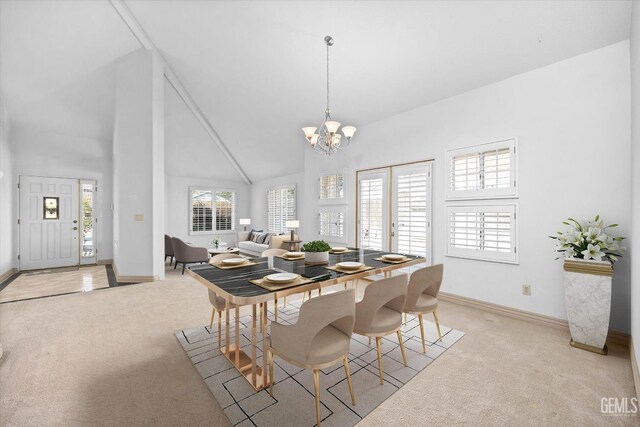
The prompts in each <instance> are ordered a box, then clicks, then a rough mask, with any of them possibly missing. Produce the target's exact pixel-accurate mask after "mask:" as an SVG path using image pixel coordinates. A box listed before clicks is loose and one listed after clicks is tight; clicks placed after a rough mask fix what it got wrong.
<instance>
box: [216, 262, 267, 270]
mask: <svg viewBox="0 0 640 427" xmlns="http://www.w3.org/2000/svg"><path fill="white" fill-rule="evenodd" d="M209 265H213V266H214V267H217V268H219V269H220V270H233V269H234V268H243V267H249V266H250V265H257V264H256V263H255V262H253V261H246V262H245V263H244V264H240V265H224V264H223V263H222V262H214V263H212V264H209Z"/></svg>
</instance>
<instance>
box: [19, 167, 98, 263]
mask: <svg viewBox="0 0 640 427" xmlns="http://www.w3.org/2000/svg"><path fill="white" fill-rule="evenodd" d="M19 183H20V184H19V185H20V190H19V194H20V208H19V210H20V216H19V224H20V225H19V231H20V253H19V267H20V270H35V269H40V268H55V267H67V266H73V265H79V264H95V262H96V258H97V257H96V254H97V250H96V246H95V242H96V240H95V238H96V236H95V232H94V230H95V227H94V223H95V218H94V206H95V181H86V180H82V181H81V180H78V179H68V178H49V177H38V176H25V175H21V176H20V179H19ZM81 200H82V202H81Z"/></svg>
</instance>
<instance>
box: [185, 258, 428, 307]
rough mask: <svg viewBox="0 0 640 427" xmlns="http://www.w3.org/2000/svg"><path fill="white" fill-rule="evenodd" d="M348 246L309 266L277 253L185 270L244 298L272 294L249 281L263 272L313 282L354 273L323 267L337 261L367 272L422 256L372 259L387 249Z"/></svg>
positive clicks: (261, 276)
mask: <svg viewBox="0 0 640 427" xmlns="http://www.w3.org/2000/svg"><path fill="white" fill-rule="evenodd" d="M349 249H352V250H353V251H352V252H349V253H346V254H329V264H327V265H314V266H310V265H305V262H304V259H301V260H295V261H289V260H286V259H282V258H279V257H263V258H253V259H252V261H253V262H255V263H256V264H255V265H250V266H247V267H241V268H235V269H230V270H222V269H219V268H217V267H214V266H212V265H208V264H205V265H194V266H191V267H189V270H190V272H191V275H193V276H195V277H196V278H197V279H198V278H200V279H204V280H205V281H208V282H210V283H211V284H213V285H215V287H216V288H219V289H220V290H222V291H224V292H225V293H227V294H229V295H230V296H231V297H232V299H233V297H240V298H246V297H256V296H262V295H269V294H273V293H274V291H269V290H267V289H264V288H261V287H260V286H257V285H254V284H253V283H250V282H249V280H254V279H262V278H263V277H264V276H266V275H268V274H272V273H281V272H289V273H297V274H300V275H301V276H302V277H306V278H309V279H312V280H313V282H315V283H318V282H324V281H331V280H333V279H337V278H345V277H346V276H350V275H352V274H354V273H341V272H337V271H333V270H329V269H327V268H326V267H330V266H334V265H336V264H337V263H339V262H345V261H357V262H361V263H364V264H365V265H367V266H369V267H374V270H371V272H372V273H374V272H375V270H376V269H385V270H392V269H397V268H402V267H403V266H406V265H412V264H416V262H418V261H419V260H424V258H421V257H417V256H414V255H406V254H405V256H406V257H407V260H406V261H404V262H403V263H398V264H390V263H385V262H382V261H377V260H375V259H374V258H379V257H381V256H382V255H384V254H387V253H389V252H384V251H374V250H369V249H357V248H349ZM198 276H199V277H198ZM347 280H348V279H347ZM200 281H202V280H200ZM302 286H305V285H301V287H302ZM290 289H295V288H290Z"/></svg>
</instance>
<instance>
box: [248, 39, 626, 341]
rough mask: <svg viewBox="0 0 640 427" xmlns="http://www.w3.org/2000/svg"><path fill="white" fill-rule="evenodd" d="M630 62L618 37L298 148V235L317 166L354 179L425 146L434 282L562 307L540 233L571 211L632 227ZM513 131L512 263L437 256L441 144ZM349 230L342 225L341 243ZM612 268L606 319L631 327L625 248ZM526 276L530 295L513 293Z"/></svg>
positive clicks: (513, 303)
mask: <svg viewBox="0 0 640 427" xmlns="http://www.w3.org/2000/svg"><path fill="white" fill-rule="evenodd" d="M629 72H630V71H629V42H628V41H624V42H621V43H617V44H614V45H611V46H608V47H605V48H602V49H599V50H595V51H592V52H589V53H586V54H583V55H580V56H577V57H574V58H570V59H567V60H565V61H561V62H558V63H556V64H553V65H550V66H547V67H543V68H540V69H537V70H534V71H531V72H527V73H524V74H520V75H518V76H515V77H512V78H509V79H507V80H504V81H501V82H498V83H495V84H492V85H489V86H485V87H482V88H479V89H476V90H473V91H470V92H467V93H464V94H462V95H459V96H455V97H452V98H448V99H446V100H443V101H440V102H436V103H433V104H430V105H426V106H423V107H421V108H418V109H415V110H412V111H408V112H406V113H403V114H400V115H396V116H392V117H389V118H387V119H385V120H382V121H379V122H376V123H372V124H369V125H365V126H361V127H360V128H359V129H358V132H357V133H356V135H355V137H354V140H353V143H352V145H351V146H350V147H349V148H347V149H345V150H343V151H341V152H339V153H338V154H336V155H333V156H331V157H326V156H324V155H321V154H318V153H316V152H313V151H311V150H310V149H308V150H306V151H305V160H304V162H305V163H304V167H305V171H304V174H305V177H304V194H305V195H306V197H305V198H304V199H299V200H304V203H301V204H300V208H301V209H302V212H301V213H300V214H299V216H300V220H301V223H302V224H305V226H303V227H302V229H301V237H302V239H303V240H310V239H313V238H314V233H316V230H315V226H313V225H312V226H310V227H307V226H306V225H307V224H314V219H315V215H316V212H317V207H318V205H317V188H316V186H317V185H316V183H317V178H318V176H319V174H320V172H322V171H326V170H331V169H336V168H346V169H347V171H348V176H347V182H348V183H349V184H352V183H354V182H355V171H356V170H359V169H366V168H371V167H377V166H385V165H390V164H395V163H403V162H409V161H416V160H423V159H431V158H434V159H435V164H434V168H433V175H434V176H433V224H432V225H433V238H434V241H433V258H434V262H435V263H444V264H445V280H444V282H443V285H442V290H443V291H446V292H450V293H454V294H457V295H462V296H466V297H470V298H474V299H478V300H482V301H488V302H491V303H495V304H501V305H504V306H509V307H514V308H517V309H522V310H526V311H529V312H534V313H539V314H543V315H548V316H553V317H556V318H563V319H564V318H566V310H565V302H564V288H563V270H562V262H561V261H560V260H558V261H556V260H555V257H556V254H555V253H554V252H553V249H554V242H553V241H552V240H551V239H549V238H548V236H549V235H552V234H554V233H555V232H556V231H557V230H559V229H561V228H562V227H563V226H562V221H563V220H564V219H566V218H567V217H569V216H572V217H578V218H585V219H588V218H592V217H593V216H595V215H596V214H600V215H601V216H602V217H603V218H604V219H605V220H606V221H608V222H611V223H614V222H615V223H619V224H620V227H619V228H617V229H616V232H617V233H619V234H620V235H622V236H629V234H630V230H631V214H630V212H631V204H630V201H629V194H630V190H631V189H630V183H629V176H630V164H629V158H628V156H629V150H630V132H629V128H630V124H629V121H630V111H629V104H630V99H629V90H630V88H629ZM428 78H429V77H428V76H425V79H428ZM334 113H335V117H336V118H337V119H338V120H339V113H340V112H339V111H335V112H334ZM513 136H515V137H518V138H519V158H518V160H519V176H518V179H519V193H520V197H519V200H518V202H519V220H518V221H519V222H518V232H519V248H518V251H519V253H520V264H519V265H508V264H500V263H491V262H482V261H475V260H466V259H456V258H449V257H445V256H444V253H445V202H444V188H445V178H446V173H447V170H446V165H445V160H444V159H445V152H446V150H447V149H450V148H455V147H461V146H467V145H472V144H477V143H483V142H490V141H495V140H498V139H503V138H505V137H513ZM254 187H258V185H255V186H254ZM354 191H355V189H354V188H353V186H350V187H349V190H348V195H347V198H348V200H349V211H348V218H347V221H348V223H349V224H350V225H353V222H354V209H355V203H354V202H355V194H354ZM253 199H254V198H252V200H253ZM255 210H256V209H255V208H254V207H252V211H255ZM254 215H255V214H254ZM354 236H355V230H354V229H353V228H351V232H350V236H349V243H350V244H354V240H355V239H354ZM615 272H616V273H615V278H614V285H613V308H612V313H611V328H612V329H614V330H618V331H622V332H628V331H629V302H628V301H629V260H628V257H625V258H624V259H623V260H622V261H621V262H619V263H617V264H616V266H615ZM525 283H527V284H530V285H531V286H532V295H531V296H530V297H528V296H523V295H522V284H525Z"/></svg>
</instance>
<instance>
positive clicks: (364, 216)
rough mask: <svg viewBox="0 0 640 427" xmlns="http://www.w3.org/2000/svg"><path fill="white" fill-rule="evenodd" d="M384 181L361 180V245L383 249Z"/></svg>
mask: <svg viewBox="0 0 640 427" xmlns="http://www.w3.org/2000/svg"><path fill="white" fill-rule="evenodd" d="M383 209H384V182H383V179H382V178H371V179H363V180H361V181H360V242H361V243H360V245H361V246H362V248H364V249H373V250H382V243H383V239H384V236H383V232H384V229H385V227H384V224H383V221H384V212H383Z"/></svg>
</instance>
